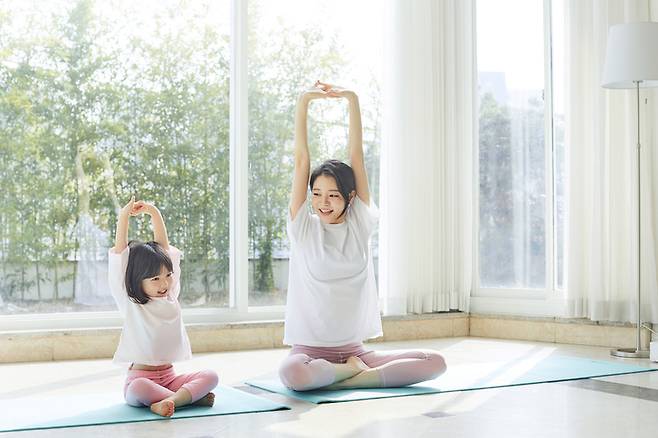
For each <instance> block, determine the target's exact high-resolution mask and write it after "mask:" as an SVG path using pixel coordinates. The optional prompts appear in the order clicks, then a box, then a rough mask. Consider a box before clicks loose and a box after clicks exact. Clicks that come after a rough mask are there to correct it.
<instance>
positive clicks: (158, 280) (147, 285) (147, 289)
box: [142, 266, 174, 298]
mask: <svg viewBox="0 0 658 438" xmlns="http://www.w3.org/2000/svg"><path fill="white" fill-rule="evenodd" d="M172 274H173V273H172V272H171V271H169V270H168V269H167V267H166V266H162V267H161V268H160V274H158V275H157V276H155V277H151V278H145V279H143V280H142V290H143V291H144V293H145V294H146V295H148V297H149V298H162V297H165V296H167V292H168V291H169V288H170V287H171V284H172V283H173V281H174V279H173V277H172Z"/></svg>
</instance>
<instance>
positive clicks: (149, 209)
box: [131, 201, 169, 251]
mask: <svg viewBox="0 0 658 438" xmlns="http://www.w3.org/2000/svg"><path fill="white" fill-rule="evenodd" d="M140 213H145V214H148V215H149V216H151V226H152V227H153V240H155V241H156V242H157V243H158V245H160V246H161V247H162V249H164V250H165V251H167V250H168V249H169V236H168V235H167V227H166V226H165V223H164V218H163V217H162V214H160V210H158V207H156V206H155V205H153V204H149V203H147V202H144V201H137V202H135V205H134V207H133V210H132V213H131V214H132V215H138V214H140Z"/></svg>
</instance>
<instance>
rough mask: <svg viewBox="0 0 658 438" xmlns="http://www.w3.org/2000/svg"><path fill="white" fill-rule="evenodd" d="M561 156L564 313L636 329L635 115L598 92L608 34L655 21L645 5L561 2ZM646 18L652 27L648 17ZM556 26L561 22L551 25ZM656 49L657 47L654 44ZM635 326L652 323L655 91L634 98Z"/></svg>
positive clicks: (656, 313)
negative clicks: (564, 172)
mask: <svg viewBox="0 0 658 438" xmlns="http://www.w3.org/2000/svg"><path fill="white" fill-rule="evenodd" d="M566 3H567V4H566V9H565V14H566V17H565V19H566V24H567V37H566V39H565V41H566V50H567V62H566V66H567V67H566V69H567V73H566V75H567V77H566V80H565V83H566V84H567V96H566V102H567V105H566V144H567V147H568V150H569V155H568V161H569V164H568V166H569V196H570V202H569V224H568V226H569V233H568V248H569V249H568V259H569V262H568V283H567V313H568V316H571V317H586V318H590V319H592V320H610V321H634V320H636V319H637V313H636V306H637V304H636V296H637V262H638V257H637V195H636V193H637V185H636V181H637V173H636V166H637V162H636V159H635V154H636V149H635V144H636V127H637V121H636V120H637V119H636V117H637V111H636V100H635V94H634V92H633V91H632V90H605V89H603V88H601V85H600V84H601V74H602V69H603V63H604V57H605V48H606V41H607V33H608V28H609V27H610V26H611V25H614V24H618V23H625V22H633V21H647V20H649V19H650V18H653V20H654V21H655V19H656V17H655V13H656V12H658V11H655V2H654V4H653V5H651V4H650V2H649V1H648V0H623V1H622V0H607V1H597V0H578V1H568V2H566ZM652 6H653V9H654V17H650V15H651V9H652ZM558 19H559V18H558ZM656 44H658V42H656ZM645 97H646V98H648V101H647V104H644V105H641V113H642V126H643V129H642V155H643V156H642V166H643V169H642V178H643V181H642V210H643V214H642V242H643V243H642V248H643V252H642V273H643V275H642V289H643V290H642V304H643V305H642V318H643V320H645V321H652V322H658V289H657V287H656V286H657V281H656V254H655V249H656V244H657V236H658V233H657V231H658V216H657V215H658V212H657V211H656V209H657V208H658V175H657V172H658V152H657V151H656V147H657V146H658V141H657V136H658V133H657V132H656V129H655V126H657V125H658V117H657V115H658V114H657V113H656V109H655V107H656V103H655V101H656V97H658V94H657V92H656V91H655V90H652V89H645V90H642V91H641V98H642V101H643V102H644V98H645Z"/></svg>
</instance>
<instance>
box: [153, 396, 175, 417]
mask: <svg viewBox="0 0 658 438" xmlns="http://www.w3.org/2000/svg"><path fill="white" fill-rule="evenodd" d="M175 410H176V404H175V403H174V401H173V400H167V399H164V400H161V401H159V402H157V403H153V404H152V405H151V412H153V413H154V414H158V415H160V416H162V417H171V416H172V415H174V411H175Z"/></svg>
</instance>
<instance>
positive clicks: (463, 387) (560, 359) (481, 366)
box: [246, 355, 656, 403]
mask: <svg viewBox="0 0 658 438" xmlns="http://www.w3.org/2000/svg"><path fill="white" fill-rule="evenodd" d="M647 371H656V369H654V368H646V367H641V366H637V365H631V364H625V363H621V362H612V361H602V360H592V359H583V358H577V357H568V356H557V355H556V356H548V357H542V358H531V359H523V360H518V361H511V362H510V361H507V362H505V361H498V362H484V363H475V364H462V365H456V366H454V367H451V366H450V364H449V363H448V371H447V372H446V373H445V374H443V375H442V376H440V377H439V378H437V379H435V380H430V381H427V382H422V383H418V384H415V385H411V386H406V387H402V388H374V389H344V390H336V391H322V390H315V391H304V392H298V391H291V390H289V389H287V388H286V387H285V386H283V384H281V382H280V381H279V380H278V379H268V380H249V381H247V382H246V383H247V384H249V385H251V386H255V387H257V388H261V389H265V390H267V391H271V392H276V393H279V394H284V395H287V396H290V397H294V398H297V399H301V400H305V401H308V402H311V403H336V402H345V401H355V400H366V399H375V398H386V397H402V396H407V395H420V394H435V393H439V392H454V391H472V390H476V389H486V388H500V387H505V386H518V385H531V384H536V383H548V382H561V381H566V380H579V379H587V378H590V377H604V376H614V375H619V374H632V373H642V372H647Z"/></svg>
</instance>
